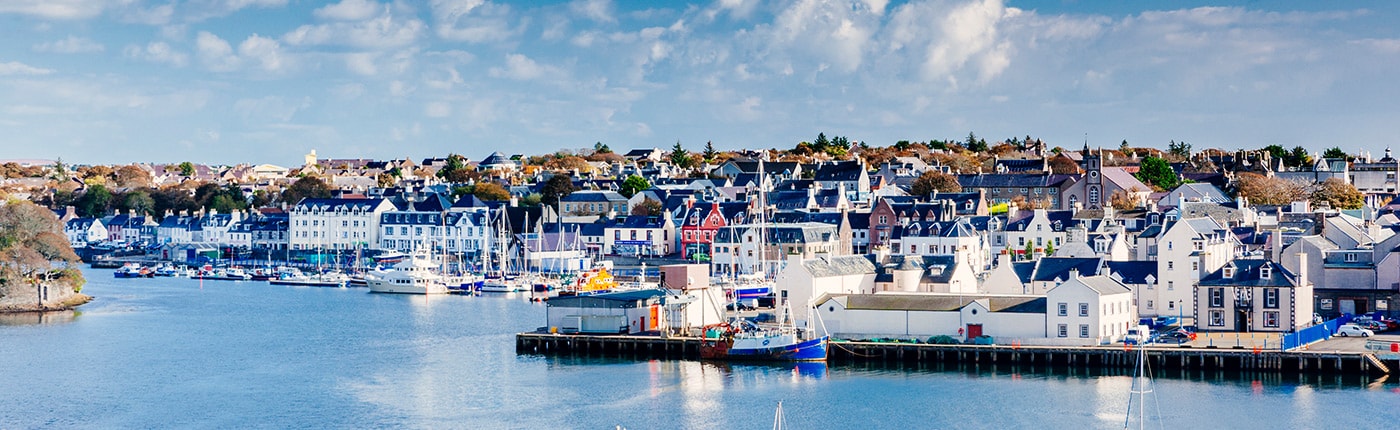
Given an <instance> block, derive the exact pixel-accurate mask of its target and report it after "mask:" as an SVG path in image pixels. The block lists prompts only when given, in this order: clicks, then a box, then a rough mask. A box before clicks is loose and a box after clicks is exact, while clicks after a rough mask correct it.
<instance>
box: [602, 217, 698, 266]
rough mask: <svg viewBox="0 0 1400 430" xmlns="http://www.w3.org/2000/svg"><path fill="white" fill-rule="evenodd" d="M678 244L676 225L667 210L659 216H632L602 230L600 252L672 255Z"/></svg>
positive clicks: (610, 253) (609, 253)
mask: <svg viewBox="0 0 1400 430" xmlns="http://www.w3.org/2000/svg"><path fill="white" fill-rule="evenodd" d="M677 242H679V240H678V238H677V237H676V225H675V223H674V222H672V218H671V213H670V212H667V211H661V215H660V216H647V215H631V216H628V217H627V218H625V219H623V220H622V222H619V223H615V224H612V225H609V226H607V227H605V228H604V229H603V253H604V254H608V255H641V256H663V255H671V253H673V252H675V251H676V248H677V246H676V244H677Z"/></svg>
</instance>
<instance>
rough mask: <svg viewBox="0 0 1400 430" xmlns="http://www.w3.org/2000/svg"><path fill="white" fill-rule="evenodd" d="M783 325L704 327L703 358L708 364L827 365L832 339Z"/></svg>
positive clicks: (786, 322)
mask: <svg viewBox="0 0 1400 430" xmlns="http://www.w3.org/2000/svg"><path fill="white" fill-rule="evenodd" d="M783 314H784V315H783V318H782V322H781V323H779V324H778V325H777V326H776V327H762V326H759V325H758V324H755V323H753V322H750V321H749V320H746V319H742V318H734V319H732V320H730V321H729V322H725V323H720V324H712V325H708V326H705V327H704V332H703V333H704V337H703V338H702V339H701V340H700V358H701V359H706V360H759V361H825V360H826V348H827V341H828V337H827V336H826V335H817V334H816V333H815V332H813V331H811V330H804V329H800V328H798V327H795V326H793V325H791V324H790V321H791V319H790V317H789V315H787V312H786V308H784V312H783Z"/></svg>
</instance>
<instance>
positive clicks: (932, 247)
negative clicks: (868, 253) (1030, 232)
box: [892, 218, 992, 272]
mask: <svg viewBox="0 0 1400 430" xmlns="http://www.w3.org/2000/svg"><path fill="white" fill-rule="evenodd" d="M902 230H903V231H902V233H901V235H900V237H899V238H897V239H896V240H895V241H894V244H893V247H892V250H897V251H896V253H898V254H905V255H951V256H953V259H954V260H956V261H957V262H958V263H959V264H962V265H965V266H967V267H968V268H971V269H972V270H975V271H978V272H981V271H985V270H986V269H987V267H988V265H989V264H991V258H992V249H991V247H990V246H989V245H988V244H987V242H986V239H985V237H984V236H983V235H982V234H979V233H978V232H977V229H976V228H974V227H973V226H972V224H971V223H969V222H968V221H967V220H966V219H965V218H963V219H958V220H956V221H945V222H910V223H908V224H906V225H905V226H904V228H903V229H902Z"/></svg>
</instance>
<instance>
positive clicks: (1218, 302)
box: [1210, 288, 1225, 308]
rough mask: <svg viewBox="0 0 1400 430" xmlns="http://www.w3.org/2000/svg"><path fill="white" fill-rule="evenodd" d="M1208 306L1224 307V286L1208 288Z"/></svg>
mask: <svg viewBox="0 0 1400 430" xmlns="http://www.w3.org/2000/svg"><path fill="white" fill-rule="evenodd" d="M1210 307H1212V308H1223V307H1225V289H1224V288H1211V289H1210Z"/></svg>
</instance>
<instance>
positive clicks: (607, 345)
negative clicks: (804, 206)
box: [515, 333, 1400, 377]
mask: <svg viewBox="0 0 1400 430" xmlns="http://www.w3.org/2000/svg"><path fill="white" fill-rule="evenodd" d="M515 351H516V353H519V354H541V355H577V356H598V357H621V358H644V359H651V358H670V359H698V358H699V357H700V339H699V338H694V337H658V336H619V335H575V334H570V335H566V334H551V333H520V334H518V335H516V337H515ZM827 354H828V362H830V363H833V364H845V363H851V364H858V363H903V364H914V363H919V364H933V363H944V364H963V365H984V364H986V365H1003V364H1005V365H1030V366H1036V367H1040V366H1046V367H1065V368H1070V369H1100V368H1103V369H1125V368H1131V367H1133V366H1136V365H1137V355H1138V351H1137V349H1136V347H1125V346H1113V347H1110V346H1104V347H1065V346H1015V345H933V344H915V343H881V342H850V341H832V342H831V344H830V346H829V347H828V352H827ZM1146 356H1147V360H1148V363H1149V364H1150V365H1151V366H1152V367H1153V368H1154V369H1162V370H1173V369H1175V370H1211V371H1239V372H1254V373H1261V372H1262V373H1280V374H1332V375H1335V374H1340V375H1356V376H1363V377H1373V376H1381V375H1386V374H1389V373H1391V372H1392V369H1400V360H1397V359H1386V358H1381V357H1378V356H1376V355H1374V354H1369V353H1355V352H1313V351H1297V352H1292V351H1290V352H1283V351H1276V350H1274V351H1269V350H1263V349H1236V348H1228V349H1218V348H1183V347H1167V346H1163V347H1148V348H1147V351H1146ZM1387 357H1389V356H1388V355H1387Z"/></svg>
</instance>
